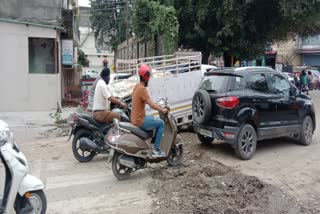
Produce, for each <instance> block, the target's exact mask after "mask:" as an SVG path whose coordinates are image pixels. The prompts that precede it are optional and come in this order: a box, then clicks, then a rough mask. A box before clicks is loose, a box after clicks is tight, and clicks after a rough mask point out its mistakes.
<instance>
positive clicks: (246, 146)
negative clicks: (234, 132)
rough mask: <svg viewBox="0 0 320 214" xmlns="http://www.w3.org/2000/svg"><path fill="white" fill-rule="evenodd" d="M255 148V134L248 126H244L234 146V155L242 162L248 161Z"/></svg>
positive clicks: (251, 127)
mask: <svg viewBox="0 0 320 214" xmlns="http://www.w3.org/2000/svg"><path fill="white" fill-rule="evenodd" d="M256 148H257V133H256V130H255V129H254V128H253V126H251V125H250V124H245V125H243V126H242V128H241V129H240V132H239V135H238V139H237V141H236V145H235V148H234V150H235V153H236V154H237V156H238V157H239V158H240V159H242V160H249V159H251V158H252V156H253V155H254V153H255V151H256Z"/></svg>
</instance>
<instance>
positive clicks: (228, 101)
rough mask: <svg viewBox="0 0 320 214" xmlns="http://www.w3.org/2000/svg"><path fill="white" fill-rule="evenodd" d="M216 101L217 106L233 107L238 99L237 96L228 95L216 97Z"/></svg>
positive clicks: (237, 102)
mask: <svg viewBox="0 0 320 214" xmlns="http://www.w3.org/2000/svg"><path fill="white" fill-rule="evenodd" d="M216 102H217V105H218V106H221V107H223V108H229V109H233V108H235V107H236V106H237V105H238V104H239V102H240V100H239V98H238V97H232V96H229V97H221V98H218V99H217V100H216Z"/></svg>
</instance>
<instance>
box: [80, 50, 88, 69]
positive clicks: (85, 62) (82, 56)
mask: <svg viewBox="0 0 320 214" xmlns="http://www.w3.org/2000/svg"><path fill="white" fill-rule="evenodd" d="M78 64H79V65H81V66H85V67H89V60H88V59H87V56H86V55H85V54H84V52H83V51H82V50H81V49H78Z"/></svg>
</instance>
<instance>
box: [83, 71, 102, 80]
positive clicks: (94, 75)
mask: <svg viewBox="0 0 320 214" xmlns="http://www.w3.org/2000/svg"><path fill="white" fill-rule="evenodd" d="M99 74H100V71H98V70H96V69H87V70H86V73H85V75H87V76H89V78H94V79H95V78H97V77H98V76H99Z"/></svg>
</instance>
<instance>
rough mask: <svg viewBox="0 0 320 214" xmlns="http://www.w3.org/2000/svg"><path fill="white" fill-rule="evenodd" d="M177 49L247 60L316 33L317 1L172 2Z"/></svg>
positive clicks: (228, 0)
mask: <svg viewBox="0 0 320 214" xmlns="http://www.w3.org/2000/svg"><path fill="white" fill-rule="evenodd" d="M174 7H175V8H176V10H177V14H178V20H179V26H180V27H179V46H181V47H184V48H192V49H194V50H199V51H201V52H202V54H203V61H204V63H206V62H207V60H208V56H209V55H210V54H214V55H216V56H219V55H222V54H223V55H225V56H228V55H229V56H231V55H232V56H234V57H236V58H240V59H250V58H254V57H256V56H259V55H261V54H263V53H264V51H265V49H266V48H267V47H269V46H270V45H271V44H272V43H274V42H277V41H282V40H286V39H288V38H296V36H308V35H314V34H316V33H317V32H319V30H320V23H319V20H320V19H319V14H318V11H319V10H320V3H319V2H318V1H317V0H308V1H305V0H294V1H292V0H175V1H174Z"/></svg>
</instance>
